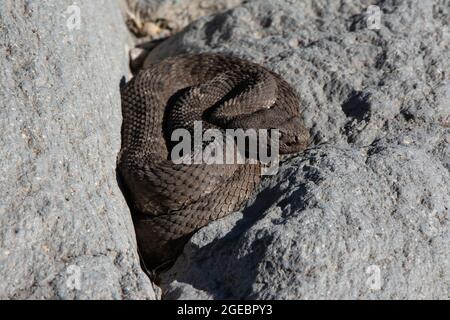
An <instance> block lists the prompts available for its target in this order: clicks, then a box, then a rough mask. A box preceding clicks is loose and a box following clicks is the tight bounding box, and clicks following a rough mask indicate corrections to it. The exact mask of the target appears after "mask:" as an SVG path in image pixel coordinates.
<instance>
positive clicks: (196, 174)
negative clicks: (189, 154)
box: [118, 54, 309, 269]
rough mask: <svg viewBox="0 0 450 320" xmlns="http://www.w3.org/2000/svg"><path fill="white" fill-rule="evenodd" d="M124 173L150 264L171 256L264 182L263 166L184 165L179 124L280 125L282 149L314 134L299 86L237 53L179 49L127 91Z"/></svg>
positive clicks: (143, 73) (142, 73)
mask: <svg viewBox="0 0 450 320" xmlns="http://www.w3.org/2000/svg"><path fill="white" fill-rule="evenodd" d="M121 96H122V115H123V124H122V145H121V150H120V153H119V156H118V172H119V174H120V177H121V180H122V183H123V185H124V189H125V191H126V194H127V198H128V199H129V203H131V205H132V212H133V222H134V225H135V230H136V235H137V240H138V245H139V248H140V252H141V254H142V256H143V259H144V261H145V264H146V266H147V267H149V268H152V269H154V268H157V267H158V266H161V265H162V264H164V263H166V262H168V261H173V260H174V258H176V256H177V255H178V254H179V253H180V250H181V249H182V247H183V245H184V243H185V242H186V240H187V239H188V238H189V236H190V235H191V234H192V233H193V232H195V231H196V230H198V229H199V228H200V227H202V226H205V225H206V224H208V222H210V221H212V220H215V219H218V218H221V217H223V216H225V215H227V214H229V213H231V212H233V211H234V210H237V209H238V208H239V206H241V205H242V204H243V202H244V201H245V200H246V199H247V198H248V197H249V196H250V195H251V194H252V192H253V191H254V190H255V187H256V186H257V184H258V183H259V181H260V176H261V174H260V173H261V172H260V171H261V166H260V165H259V164H258V163H252V162H250V161H246V163H245V164H176V163H174V162H173V161H172V160H171V158H170V151H171V148H172V147H173V143H172V142H171V141H170V137H171V133H172V132H173V130H175V129H177V128H186V129H187V130H189V131H191V130H192V128H193V122H194V121H195V120H201V121H202V123H203V126H204V128H205V129H207V128H216V129H219V130H223V129H225V128H231V129H235V128H242V129H250V128H252V129H271V128H275V129H279V130H280V133H281V136H280V141H279V152H280V153H281V154H283V153H284V154H285V153H293V152H298V151H301V150H303V149H304V148H305V147H306V146H307V144H308V142H309V134H308V131H307V130H306V129H305V127H304V126H303V124H302V122H301V119H300V114H301V112H302V108H301V106H300V105H299V100H298V97H297V95H296V93H295V91H294V90H293V89H292V88H291V86H290V85H289V84H288V83H287V82H286V81H284V80H283V79H282V78H281V77H280V76H279V75H277V74H275V73H274V72H272V71H270V70H268V69H266V68H264V67H262V66H260V65H257V64H255V63H252V62H249V61H245V60H242V59H239V58H236V57H231V56H225V55H219V54H196V55H189V54H186V55H179V56H176V57H172V58H168V59H165V60H163V61H162V62H160V63H158V64H156V65H153V66H151V67H149V68H147V69H145V70H142V71H140V72H139V73H138V74H137V75H136V76H135V77H134V78H133V79H132V80H131V81H129V82H128V83H127V84H126V85H125V86H124V87H123V88H122V90H121Z"/></svg>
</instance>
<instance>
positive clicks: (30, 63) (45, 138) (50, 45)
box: [0, 0, 158, 299]
mask: <svg viewBox="0 0 450 320" xmlns="http://www.w3.org/2000/svg"><path fill="white" fill-rule="evenodd" d="M76 3H77V4H73V1H68V0H64V1H58V2H54V1H53V2H49V1H48V2H45V3H37V2H35V1H27V0H20V1H6V2H4V3H2V9H1V13H0V25H1V29H2V39H1V46H0V48H1V49H0V56H1V57H0V59H1V61H2V68H1V71H0V72H1V76H0V109H1V117H0V128H1V132H2V134H1V136H0V159H1V165H0V169H1V175H0V183H1V186H2V187H1V189H0V199H1V200H0V225H1V229H0V298H1V299H25V298H26V299H155V298H157V296H158V292H156V294H155V291H154V289H153V287H152V284H151V283H150V281H149V279H148V277H147V276H146V275H145V274H144V273H143V272H142V270H141V268H140V265H139V259H138V255H137V252H136V243H135V237H134V232H133V225H132V222H131V218H130V213H129V210H128V207H127V205H126V203H125V200H124V198H123V196H122V194H121V192H120V190H119V188H118V184H117V181H116V175H115V160H116V155H117V152H118V150H119V147H120V126H121V111H120V94H119V83H120V81H121V78H122V77H124V76H128V73H129V71H128V66H127V50H126V48H125V44H126V43H129V42H130V41H129V39H128V35H127V31H126V28H125V26H124V23H122V17H121V15H120V10H119V8H118V4H117V3H116V2H114V1H103V2H97V1H81V2H80V1H77V2H76ZM100 12H101V14H100Z"/></svg>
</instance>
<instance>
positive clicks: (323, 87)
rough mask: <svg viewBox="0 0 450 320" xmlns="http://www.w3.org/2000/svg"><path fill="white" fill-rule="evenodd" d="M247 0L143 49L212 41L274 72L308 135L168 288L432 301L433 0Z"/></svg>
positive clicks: (439, 88)
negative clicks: (303, 147)
mask: <svg viewBox="0 0 450 320" xmlns="http://www.w3.org/2000/svg"><path fill="white" fill-rule="evenodd" d="M369 3H370V2H369V1H364V2H361V3H353V2H352V3H349V2H337V1H331V0H330V1H325V0H323V1H312V0H311V1H293V0H291V1H289V0H279V1H268V0H267V1H249V2H247V3H245V4H243V5H241V6H239V7H237V8H235V9H232V10H230V11H227V12H224V13H219V14H217V15H213V16H208V17H204V18H201V19H200V20H198V21H197V22H195V23H193V24H191V25H189V26H188V27H187V28H186V29H184V30H183V31H181V32H180V33H179V34H177V35H175V36H174V37H172V38H169V39H168V40H167V41H164V42H163V43H161V44H160V45H159V46H157V47H156V49H155V50H153V51H152V52H151V53H150V55H149V57H148V58H147V61H146V65H149V64H151V63H154V62H156V61H159V60H161V59H163V58H164V57H167V56H169V55H176V54H178V53H184V52H205V51H208V52H210V51H213V52H222V53H229V54H234V55H237V56H240V57H244V58H248V59H250V60H252V61H255V62H259V63H261V64H263V65H266V66H267V67H269V68H271V69H273V70H275V71H277V72H279V73H280V74H282V75H283V76H284V77H285V78H286V80H288V81H289V82H290V83H291V84H292V85H293V86H294V87H295V88H296V89H297V90H298V92H299V93H300V97H301V103H302V104H303V105H304V106H305V108H306V111H305V113H304V119H305V122H306V123H307V125H308V127H309V128H310V129H311V132H312V134H313V135H314V138H315V145H314V146H313V147H311V148H310V149H309V150H307V151H306V152H304V153H303V154H300V155H298V156H296V157H293V158H291V159H290V160H287V161H286V162H285V163H284V164H283V166H282V168H281V169H280V172H279V174H278V175H276V176H274V177H269V178H267V179H265V181H264V182H263V184H262V186H261V190H260V192H259V193H258V194H257V195H255V197H254V199H252V200H251V201H250V202H249V203H248V205H247V206H246V207H245V208H244V209H243V210H242V211H241V212H237V213H235V214H234V215H231V216H229V217H227V218H225V219H222V220H219V221H216V222H214V223H213V224H211V225H209V226H207V227H205V228H203V229H202V230H201V231H199V232H198V233H197V234H196V235H195V236H194V237H193V238H192V239H191V241H190V242H189V244H188V245H187V246H186V248H185V251H184V253H183V255H182V256H181V257H180V259H179V260H178V261H177V263H176V265H175V266H174V267H173V268H172V269H171V270H170V271H168V272H167V273H166V274H165V275H164V280H163V283H162V287H163V290H164V297H165V298H168V299H186V298H193V299H195V298H210V299H212V298H246V299H295V298H304V299H306V298H308V299H312V298H332V299H338V298H369V299H372V298H386V299H387V298H393V299H404V298H408V299H411V298H421V299H423V298H438V299H448V298H449V288H450V256H449V251H448V244H449V243H450V225H449V203H450V188H449V184H448V181H449V179H450V173H449V170H450V146H449V145H450V144H449V142H450V102H449V101H450V99H449V98H450V83H449V70H450V59H449V55H448V52H450V51H449V49H450V36H449V35H450V33H449V27H448V13H449V12H448V10H449V9H448V4H447V5H446V3H445V1H435V2H432V1H420V2H416V1H393V0H392V1H385V2H383V4H382V5H380V10H381V11H380V12H381V21H380V22H381V23H380V28H379V29H371V28H372V27H373V26H374V25H373V24H372V23H371V21H373V20H371V19H373V18H374V16H373V15H370V12H367V6H368V5H369Z"/></svg>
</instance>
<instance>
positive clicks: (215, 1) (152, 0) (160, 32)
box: [123, 0, 242, 39]
mask: <svg viewBox="0 0 450 320" xmlns="http://www.w3.org/2000/svg"><path fill="white" fill-rule="evenodd" d="M123 1H125V4H126V6H127V8H128V9H127V10H126V11H127V16H128V19H129V21H128V22H129V26H130V27H131V29H132V31H133V32H134V33H135V34H136V35H138V36H147V37H149V38H150V39H157V38H164V37H167V36H169V35H171V34H173V33H175V32H177V31H180V30H181V29H182V28H184V27H185V26H187V25H188V24H189V23H191V22H192V21H194V20H196V19H198V18H200V17H202V16H205V15H208V14H211V13H216V12H220V11H223V10H225V9H229V8H231V7H234V6H237V5H238V4H239V3H241V2H242V0H123ZM130 23H131V24H130Z"/></svg>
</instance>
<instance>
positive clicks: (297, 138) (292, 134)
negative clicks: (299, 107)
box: [279, 117, 311, 154]
mask: <svg viewBox="0 0 450 320" xmlns="http://www.w3.org/2000/svg"><path fill="white" fill-rule="evenodd" d="M279 131H280V150H279V151H280V154H288V153H296V152H300V151H302V150H304V149H306V147H308V145H309V144H310V143H311V136H310V134H309V131H308V130H307V129H306V128H305V127H304V125H303V124H302V122H301V120H300V118H298V117H293V118H291V119H289V120H288V121H286V122H284V123H283V125H281V126H280V128H279Z"/></svg>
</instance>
